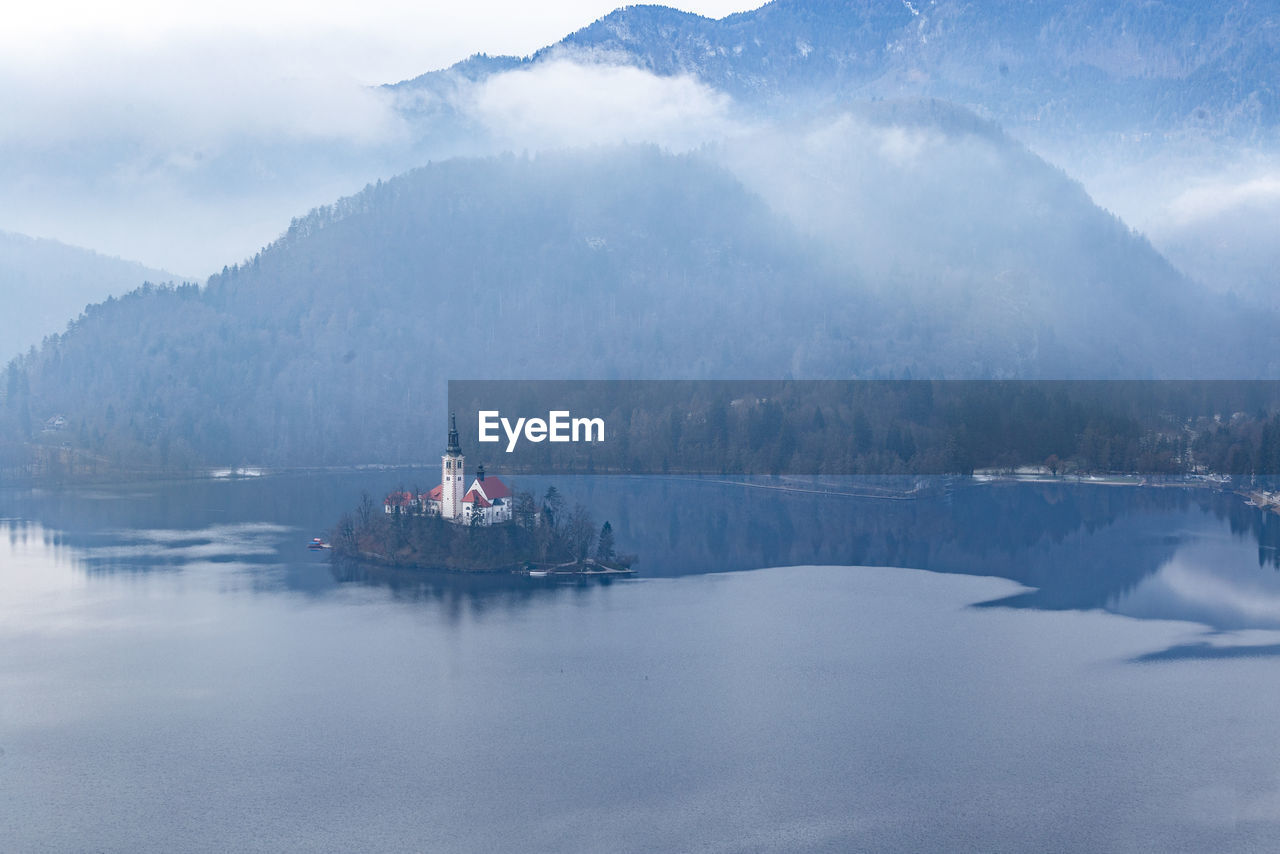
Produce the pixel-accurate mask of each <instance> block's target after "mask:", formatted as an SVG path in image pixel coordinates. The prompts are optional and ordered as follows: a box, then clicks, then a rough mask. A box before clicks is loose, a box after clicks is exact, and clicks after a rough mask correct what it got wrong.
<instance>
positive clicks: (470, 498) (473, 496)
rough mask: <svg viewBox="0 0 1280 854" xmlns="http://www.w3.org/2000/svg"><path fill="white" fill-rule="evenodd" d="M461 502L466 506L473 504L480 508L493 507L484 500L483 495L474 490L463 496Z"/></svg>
mask: <svg viewBox="0 0 1280 854" xmlns="http://www.w3.org/2000/svg"><path fill="white" fill-rule="evenodd" d="M462 500H463V501H464V502H466V503H468V504H470V503H472V502H474V503H476V504H479V505H480V506H481V507H492V506H493V505H492V504H490V503H489V502H488V501H486V500H485V498H484V496H483V495H481V494H480V493H478V492H476V491H475V490H474V489H473V490H471V491H470V492H468V493H467V494H466V495H465V496H463V498H462Z"/></svg>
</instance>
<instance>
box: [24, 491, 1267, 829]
mask: <svg viewBox="0 0 1280 854" xmlns="http://www.w3.org/2000/svg"><path fill="white" fill-rule="evenodd" d="M430 477H431V473H430V472H411V471H406V472H392V473H388V472H367V473H360V474H348V475H322V476H306V477H303V476H297V477H292V476H290V477H272V478H262V479H255V480H248V481H237V482H196V483H182V484H157V485H142V486H130V487H124V488H120V489H110V490H107V489H94V490H88V491H85V490H62V491H58V490H55V491H36V492H31V491H12V490H10V491H0V750H2V751H3V752H2V753H0V850H4V851H112V852H114V851H121V852H125V851H129V852H132V851H164V852H170V851H179V850H182V851H229V850H234V851H271V852H275V851H286V850H287V851H366V850H367V851H462V852H467V851H477V852H480V851H485V852H488V851H520V852H528V851H582V852H601V851H646V852H648V851H685V850H697V851H713V852H718V851H857V850H874V851H885V850H889V851H952V850H966V851H1271V850H1276V849H1277V848H1278V847H1280V734H1278V733H1277V728H1276V726H1275V721H1276V719H1277V710H1280V660H1278V659H1277V658H1276V657H1275V656H1276V655H1277V654H1280V572H1278V571H1277V565H1278V564H1280V558H1278V555H1277V545H1280V525H1277V522H1280V517H1275V516H1266V515H1264V514H1262V513H1261V512H1259V511H1257V510H1256V509H1254V508H1251V507H1247V506H1245V505H1244V503H1243V502H1242V501H1241V500H1240V499H1239V498H1237V497H1234V496H1230V495H1219V494H1213V493H1210V492H1208V491H1206V490H1188V489H1150V488H1148V489H1136V488H1122V487H1105V486H1082V485H1062V486H1048V485H1033V484H1017V485H980V486H962V487H959V488H953V489H951V490H950V491H949V493H947V494H944V495H938V496H936V497H932V498H925V499H920V500H915V501H886V500H873V499H867V498H856V497H830V496H818V495H811V494H805V493H788V492H782V491H779V490H775V489H765V488H748V487H744V486H735V485H725V484H716V483H707V482H689V481H681V480H678V479H660V478H595V479H592V478H560V479H557V480H556V481H555V482H556V484H557V485H558V486H559V488H560V489H561V491H562V492H564V493H565V494H566V495H567V496H569V497H570V499H571V500H575V499H579V500H584V501H587V500H589V501H591V502H592V504H593V505H594V506H596V507H597V508H598V509H597V516H598V518H600V519H601V520H603V519H604V518H609V519H610V521H611V522H612V523H613V525H614V527H615V529H616V530H617V531H618V539H619V544H620V546H621V547H622V548H624V549H626V550H635V551H639V552H640V553H641V555H642V562H641V563H640V564H639V565H638V568H639V569H640V570H641V576H640V577H638V578H636V579H634V580H630V581H623V582H614V583H611V584H591V585H582V586H579V585H572V584H571V585H556V584H548V583H538V582H532V581H528V580H526V581H524V583H516V582H515V580H514V579H502V578H483V579H464V578H458V577H453V576H439V575H431V574H425V573H411V572H400V573H386V572H374V571H367V570H357V569H342V568H338V569H335V568H332V567H331V566H330V565H329V562H328V560H327V558H326V556H325V555H323V554H313V553H310V552H308V551H307V550H306V548H305V542H306V540H307V539H309V538H310V537H312V536H315V535H318V534H321V533H323V532H324V530H325V529H326V528H327V527H328V526H329V525H331V524H332V523H333V521H334V520H335V519H336V517H337V516H338V514H339V513H340V512H341V511H342V510H344V509H347V508H349V507H351V506H354V504H355V503H356V502H357V501H358V499H359V496H360V493H361V491H362V490H366V489H367V490H368V491H370V492H371V493H373V494H375V495H380V494H382V493H384V492H386V491H388V490H390V489H391V488H393V487H396V486H400V485H403V486H408V487H412V486H413V485H415V484H426V483H429V482H430ZM545 482H546V481H542V480H537V481H533V480H531V479H526V480H525V481H522V482H520V483H518V484H517V485H520V486H530V485H534V486H538V487H539V488H540V487H541V486H543V485H544V484H545ZM1273 520H1274V521H1273Z"/></svg>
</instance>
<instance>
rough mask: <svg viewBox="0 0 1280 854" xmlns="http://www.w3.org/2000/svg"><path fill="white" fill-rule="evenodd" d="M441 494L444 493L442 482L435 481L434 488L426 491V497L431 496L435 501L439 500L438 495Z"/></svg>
mask: <svg viewBox="0 0 1280 854" xmlns="http://www.w3.org/2000/svg"><path fill="white" fill-rule="evenodd" d="M442 495H444V484H443V483H437V484H436V485H435V488H434V489H432V490H431V491H430V492H428V493H427V497H428V498H433V499H435V500H436V501H439V500H440V497H441V496H442Z"/></svg>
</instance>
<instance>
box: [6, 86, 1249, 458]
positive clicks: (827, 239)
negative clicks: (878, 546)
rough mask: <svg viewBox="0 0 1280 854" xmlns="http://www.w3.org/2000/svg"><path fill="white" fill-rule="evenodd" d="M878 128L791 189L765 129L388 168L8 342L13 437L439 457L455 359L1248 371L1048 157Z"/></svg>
mask: <svg viewBox="0 0 1280 854" xmlns="http://www.w3.org/2000/svg"><path fill="white" fill-rule="evenodd" d="M931 116H932V118H930V117H931ZM944 118H945V117H944ZM880 122H881V124H880V125H876V124H875V123H873V122H868V121H866V120H862V119H860V120H858V121H855V122H853V123H852V124H850V123H849V122H843V121H837V122H836V123H834V124H832V125H831V126H830V127H829V128H826V129H824V130H823V131H822V133H823V134H824V135H823V136H822V139H824V140H826V142H827V143H828V144H827V145H824V146H822V147H821V150H820V153H821V155H822V156H821V157H820V158H819V159H817V160H815V161H813V163H814V164H819V165H821V164H826V165H825V166H823V168H829V171H828V172H825V173H821V174H823V175H825V177H826V179H827V180H824V181H818V182H817V184H818V186H817V187H807V186H806V185H805V184H804V183H803V182H791V181H787V182H785V183H786V186H788V187H793V188H795V190H796V192H800V193H804V194H807V195H802V196H798V197H797V196H786V197H783V196H781V195H778V192H779V191H778V188H777V187H774V186H771V185H770V184H769V181H768V180H766V178H765V177H762V176H763V175H764V174H765V173H762V172H760V171H759V169H758V167H759V163H758V162H757V160H755V159H753V158H763V160H764V161H765V164H766V165H767V164H768V163H769V162H777V169H778V170H779V174H781V175H783V176H786V175H787V174H788V173H787V171H786V170H787V168H793V169H794V168H798V165H799V164H800V163H801V161H800V160H798V159H796V160H795V161H794V162H793V163H791V164H784V163H782V162H778V161H776V157H775V153H774V149H772V148H771V147H770V145H772V144H778V143H777V142H776V141H774V142H772V143H770V144H764V143H762V144H761V146H760V147H758V148H756V149H753V150H752V153H751V155H750V156H748V154H747V153H745V151H744V150H738V151H737V152H736V153H734V154H732V155H730V154H729V153H725V152H707V153H705V154H699V155H684V156H674V155H670V154H665V153H662V152H660V151H659V150H657V149H653V148H644V147H642V148H635V147H633V148H623V149H613V148H607V149H598V150H594V151H586V152H583V151H578V152H566V153H562V154H558V155H540V156H538V157H533V158H529V157H513V156H507V157H500V158H492V159H463V160H453V161H447V162H443V163H439V164H434V165H431V166H428V167H425V168H423V169H419V170H416V171H414V172H411V173H408V174H406V175H403V176H401V177H398V178H396V179H393V180H391V181H387V182H381V183H379V184H377V185H374V186H370V187H369V188H367V189H366V190H365V191H364V192H362V193H360V194H358V195H355V196H353V197H350V198H347V199H343V200H341V201H339V202H338V203H336V204H335V205H332V206H330V207H326V208H322V209H318V210H316V211H313V212H312V213H310V214H309V215H307V216H305V217H303V218H301V219H299V220H296V221H295V222H294V223H293V224H292V226H291V227H290V228H289V230H288V232H287V233H286V234H285V235H284V236H283V237H282V238H281V239H280V240H278V241H277V242H275V243H273V244H272V245H271V246H269V247H267V248H266V249H264V250H263V251H262V252H261V253H259V254H258V255H257V256H255V257H254V258H253V259H251V260H250V261H249V262H248V263H246V264H244V265H241V266H237V267H233V268H229V269H226V270H224V272H222V273H221V274H220V275H217V276H214V277H212V278H211V279H210V280H209V282H208V284H207V285H206V286H204V287H203V288H197V287H195V286H184V287H178V288H176V289H173V288H154V287H149V288H146V289H143V290H140V291H138V292H135V293H133V294H130V295H129V296H127V297H125V298H123V299H116V300H109V301H108V302H106V303H104V304H100V305H97V306H94V307H92V308H91V309H90V310H89V311H88V312H87V313H86V314H85V315H84V316H83V317H82V318H81V319H80V320H79V321H77V322H76V323H75V324H74V326H73V328H71V329H70V330H69V331H68V332H67V333H66V334H65V335H62V336H61V337H59V338H57V339H55V340H51V341H50V342H48V343H47V344H46V345H45V346H44V347H43V348H42V349H41V350H40V351H39V352H38V353H36V354H35V355H33V356H30V357H25V358H22V359H19V360H17V361H15V362H14V363H13V364H12V365H11V366H10V367H9V369H8V375H7V378H6V383H5V395H4V397H5V404H4V406H3V409H2V410H0V418H2V419H3V421H2V423H3V435H4V436H5V437H6V440H7V441H8V442H9V445H8V447H9V449H10V454H11V455H13V454H16V453H17V451H16V450H15V449H16V448H18V446H19V444H18V443H21V442H24V441H31V442H34V443H36V444H40V445H49V444H58V445H62V444H66V445H69V446H71V447H74V448H79V449H82V450H83V451H84V452H85V453H88V454H92V455H95V456H97V457H100V458H102V459H105V460H109V461H111V462H112V463H114V464H120V465H129V464H136V463H140V462H145V463H150V464H153V465H164V466H167V467H174V468H184V467H189V466H194V465H198V464H204V463H220V464H238V463H245V462H248V463H265V464H276V465H321V464H336V463H353V462H387V463H397V462H409V461H423V460H429V459H431V458H432V457H433V456H434V455H435V454H436V453H437V451H438V445H439V433H440V424H441V423H443V422H442V419H443V411H442V410H443V406H444V393H445V382H446V380H448V379H450V378H506V377H509V378H522V377H528V378H578V377H583V378H609V377H631V378H665V377H691V378H701V377H707V378H720V377H788V376H797V377H815V378H816V377H836V378H841V377H901V376H933V377H949V376H967V377H1001V376H1099V377H1106V376H1134V377H1148V376H1166V377H1167V376H1174V377H1176V376H1225V375H1229V374H1230V373H1231V372H1232V371H1233V370H1234V371H1237V372H1238V371H1239V370H1240V368H1239V366H1240V365H1241V364H1243V363H1244V360H1243V358H1242V354H1243V353H1245V352H1248V351H1249V350H1250V342H1251V341H1256V340H1258V338H1257V336H1256V335H1255V331H1257V330H1260V329H1261V328H1262V327H1261V324H1263V323H1264V322H1265V319H1262V318H1248V317H1244V316H1243V315H1242V314H1239V313H1233V312H1232V311H1231V310H1230V309H1229V308H1227V307H1223V306H1221V305H1215V304H1211V303H1209V302H1208V301H1206V300H1204V299H1202V298H1201V297H1200V296H1199V294H1198V292H1196V291H1195V289H1194V288H1192V287H1191V286H1190V285H1189V283H1187V282H1186V281H1185V280H1183V279H1181V278H1180V277H1179V276H1178V275H1177V274H1176V273H1175V272H1174V271H1173V270H1172V269H1171V268H1170V267H1169V266H1168V265H1167V264H1165V263H1164V262H1163V259H1161V258H1160V256H1159V255H1157V254H1156V253H1155V252H1154V251H1152V250H1151V248H1150V247H1149V246H1148V245H1147V244H1146V243H1145V241H1143V240H1141V239H1140V238H1138V237H1135V236H1134V235H1132V234H1131V233H1130V232H1129V231H1128V229H1127V228H1125V227H1124V225H1123V224H1122V223H1120V222H1119V221H1118V220H1116V219H1114V218H1113V217H1111V216H1110V215H1108V214H1106V213H1105V212H1103V211H1101V210H1099V209H1097V208H1096V207H1094V206H1092V204H1091V203H1089V201H1088V198H1087V196H1085V194H1084V193H1083V192H1082V191H1080V189H1079V187H1078V186H1076V185H1074V184H1072V183H1071V182H1070V181H1068V180H1067V179H1066V178H1065V177H1064V176H1062V175H1061V174H1060V173H1058V172H1057V171H1056V170H1053V169H1052V168H1050V167H1048V166H1047V165H1045V164H1044V163H1042V162H1041V161H1039V160H1037V159H1036V158H1034V157H1033V156H1031V155H1029V154H1027V153H1026V152H1025V151H1024V150H1022V149H1020V148H1018V147H1017V146H1014V145H1012V144H1011V143H1009V142H1008V141H1007V140H1005V139H1004V138H1003V137H1002V136H1001V135H1000V134H999V133H998V132H996V131H994V130H993V129H991V128H990V127H988V126H986V125H984V124H983V123H981V122H973V121H970V122H968V124H967V125H966V124H965V123H964V122H960V121H958V120H957V119H956V117H955V116H954V115H952V116H951V117H950V118H949V119H946V121H943V119H942V118H939V117H938V116H935V115H933V114H932V113H931V111H930V110H928V109H924V110H920V111H914V112H911V115H909V116H903V115H893V116H890V117H887V118H886V117H881V119H880ZM893 122H896V124H893ZM877 127H879V128H880V131H879V132H892V133H906V131H905V130H904V128H907V129H910V128H912V127H914V128H915V129H916V131H919V132H924V131H923V130H922V129H924V128H928V129H929V137H928V141H927V146H928V147H927V148H926V149H924V150H925V151H926V152H927V156H928V157H929V158H943V161H942V162H945V163H946V164H949V166H948V168H946V169H939V170H930V169H919V170H917V169H907V168H900V169H899V170H898V171H897V172H893V171H886V170H887V169H888V167H887V165H886V164H887V163H891V162H895V161H894V158H897V157H899V156H900V154H899V153H895V152H893V151H890V152H889V153H887V154H885V153H883V152H882V153H881V154H880V155H875V152H877V151H881V149H882V148H883V145H882V144H881V143H882V141H883V140H882V138H881V137H879V136H876V135H875V134H876V133H877V131H876V128H877ZM895 128H896V130H894V129H895ZM806 138H809V137H806ZM922 144H925V143H922ZM810 148H811V149H812V145H810ZM795 152H796V153H795V158H799V156H800V148H796V149H795ZM717 156H723V159H724V160H726V161H731V162H733V163H734V164H735V166H734V169H735V170H736V172H730V171H729V170H728V169H726V168H724V167H722V166H720V165H717V163H716V162H715V160H714V158H715V157H717ZM876 156H879V157H882V158H888V160H885V161H883V162H882V161H879V160H876V159H875V157H876ZM868 158H870V159H868ZM966 161H972V163H973V165H972V166H971V167H965V166H964V164H965V162H966ZM858 164H861V166H860V167H859V166H858ZM859 169H861V170H862V171H868V170H870V171H874V172H875V174H878V175H881V178H882V180H881V181H880V182H879V183H877V182H874V181H869V180H863V179H857V178H856V175H857V174H858V173H859ZM765 171H766V172H767V171H768V170H765ZM947 175H950V176H951V177H950V178H948V177H947ZM1002 175H1003V176H1006V179H1005V180H1003V181H1001V180H999V176H1002ZM744 182H746V183H744ZM748 184H749V185H750V188H749V187H748ZM806 199H808V200H810V201H811V202H812V203H813V204H815V205H819V204H820V205H821V206H822V207H821V208H815V209H814V210H812V211H811V213H810V215H809V216H804V215H803V213H804V211H805V210H806V208H805V204H806ZM890 202H892V204H890ZM965 222H967V223H968V226H967V227H968V231H959V232H957V231H956V229H957V228H959V227H960V225H959V224H961V223H965ZM872 225H874V228H873V227H872ZM913 247H915V249H914V250H913ZM877 258H878V259H882V262H881V264H880V265H879V266H875V265H872V264H870V263H869V259H877ZM895 259H896V260H895ZM1001 271H1006V272H1005V274H1004V275H1001ZM1077 295H1078V296H1077ZM1258 334H1260V332H1259V333H1258ZM1266 370H1267V368H1266V366H1265V365H1263V364H1260V363H1254V364H1253V365H1252V367H1251V368H1250V374H1251V375H1255V376H1256V375H1258V374H1259V373H1262V372H1265V371H1266ZM56 416H63V418H64V423H63V424H61V425H58V426H56V427H51V426H50V425H49V420H50V419H52V418H55V417H56Z"/></svg>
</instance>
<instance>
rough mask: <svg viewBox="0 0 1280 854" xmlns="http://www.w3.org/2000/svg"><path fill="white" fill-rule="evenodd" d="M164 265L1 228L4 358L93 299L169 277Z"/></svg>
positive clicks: (0, 351) (59, 326) (0, 342)
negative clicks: (159, 267) (161, 267)
mask: <svg viewBox="0 0 1280 854" xmlns="http://www.w3.org/2000/svg"><path fill="white" fill-rule="evenodd" d="M175 278H177V277H175V276H174V275H173V274H172V273H166V272H165V271H164V270H156V269H152V268H150V267H145V266H143V265H142V264H139V263H137V262H135V261H123V260H121V259H119V258H108V257H106V256H104V255H99V254H98V253H97V252H93V251H91V250H89V249H81V248H79V247H75V246H67V245H66V244H64V243H59V242H58V241H56V240H42V239H37V238H34V237H26V236H24V235H21V234H13V233H10V232H4V231H0V302H2V303H3V304H4V307H5V310H4V311H3V312H0V358H3V359H8V358H10V357H12V356H15V355H17V354H18V353H21V352H23V351H25V350H26V349H27V348H29V347H31V346H33V345H35V344H39V343H40V341H41V339H42V338H44V336H46V335H52V334H56V333H58V332H60V331H62V330H63V329H64V328H65V327H66V324H67V321H68V319H69V318H74V317H75V316H76V315H78V314H79V313H80V312H81V311H83V310H84V307H85V306H86V305H88V304H89V303H94V302H100V301H101V300H103V299H105V298H106V297H108V296H110V295H112V294H123V293H125V292H127V291H132V290H134V289H135V288H137V287H138V286H139V285H141V284H142V283H143V282H147V281H151V282H169V281H173V280H174V279H175Z"/></svg>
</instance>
